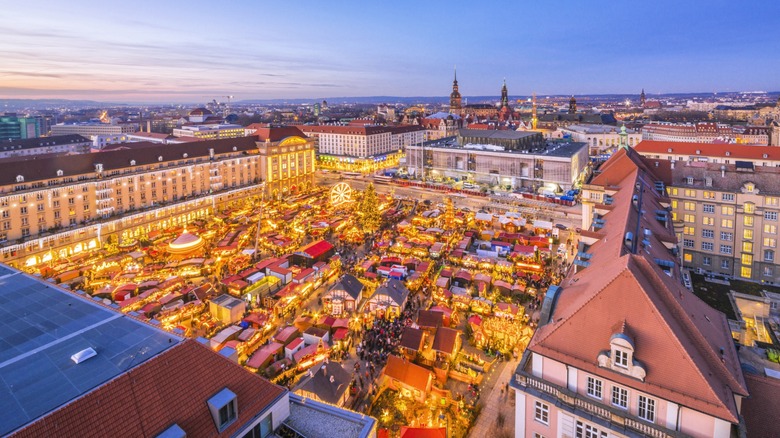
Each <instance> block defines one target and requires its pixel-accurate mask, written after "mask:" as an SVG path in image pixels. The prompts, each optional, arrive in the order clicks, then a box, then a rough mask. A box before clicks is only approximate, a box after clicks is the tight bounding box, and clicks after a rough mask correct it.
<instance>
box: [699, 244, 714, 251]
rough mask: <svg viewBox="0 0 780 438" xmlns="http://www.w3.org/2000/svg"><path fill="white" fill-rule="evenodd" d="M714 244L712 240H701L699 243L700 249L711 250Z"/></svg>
mask: <svg viewBox="0 0 780 438" xmlns="http://www.w3.org/2000/svg"><path fill="white" fill-rule="evenodd" d="M714 246H715V245H714V244H713V243H712V242H702V243H701V250H702V251H712V250H713V249H714Z"/></svg>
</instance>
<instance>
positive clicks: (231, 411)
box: [219, 402, 236, 427]
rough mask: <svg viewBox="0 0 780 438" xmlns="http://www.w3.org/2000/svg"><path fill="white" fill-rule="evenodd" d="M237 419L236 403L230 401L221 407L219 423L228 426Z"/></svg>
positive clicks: (221, 425)
mask: <svg viewBox="0 0 780 438" xmlns="http://www.w3.org/2000/svg"><path fill="white" fill-rule="evenodd" d="M235 419H236V408H235V405H234V404H233V403H232V402H230V403H228V404H226V405H225V406H222V407H221V408H220V409H219V424H220V427H225V426H227V424H228V423H230V422H231V421H233V420H235Z"/></svg>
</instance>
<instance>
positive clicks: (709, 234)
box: [701, 229, 715, 239]
mask: <svg viewBox="0 0 780 438" xmlns="http://www.w3.org/2000/svg"><path fill="white" fill-rule="evenodd" d="M701 237H703V238H705V239H714V238H715V230H707V229H703V230H701Z"/></svg>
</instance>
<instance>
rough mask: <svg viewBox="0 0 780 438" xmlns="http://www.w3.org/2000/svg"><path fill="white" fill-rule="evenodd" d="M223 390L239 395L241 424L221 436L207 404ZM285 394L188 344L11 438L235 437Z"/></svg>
mask: <svg viewBox="0 0 780 438" xmlns="http://www.w3.org/2000/svg"><path fill="white" fill-rule="evenodd" d="M224 388H228V389H229V390H230V391H232V392H233V393H235V394H236V397H237V401H238V419H237V421H235V422H234V423H233V424H232V425H230V426H228V427H227V428H226V429H225V430H224V431H223V432H222V433H218V432H217V428H216V426H215V425H214V420H213V419H212V416H211V413H210V412H209V408H208V404H207V403H206V402H207V400H208V399H209V398H210V397H212V396H213V395H214V394H216V393H217V392H219V391H221V390H222V389H224ZM284 392H285V390H284V389H282V388H281V387H279V386H276V385H274V384H272V383H270V382H269V381H267V380H265V379H263V378H261V377H259V376H257V375H255V374H252V373H249V372H247V371H246V370H244V369H242V368H241V367H240V366H238V365H236V364H234V363H232V362H231V361H230V360H228V359H226V358H224V357H222V356H220V355H219V354H216V353H213V352H211V351H209V349H208V348H207V347H205V346H203V345H201V344H199V343H198V342H197V341H195V340H186V341H184V342H182V343H181V344H179V345H177V346H174V347H172V348H170V349H169V350H167V351H166V352H164V353H162V354H159V355H157V356H155V357H153V358H151V359H149V360H147V361H146V362H144V363H142V364H141V365H138V366H136V367H134V368H131V369H130V371H128V372H126V373H124V374H122V375H120V376H119V377H117V378H116V379H114V380H111V381H110V382H108V383H106V384H105V385H102V386H100V387H99V388H97V389H95V390H94V391H91V392H89V393H87V394H86V395H84V396H83V397H81V398H78V399H76V400H74V401H73V402H71V403H69V404H67V405H64V406H63V407H61V408H60V409H58V410H56V411H54V412H52V413H50V414H49V415H46V416H45V417H43V418H41V419H39V420H38V421H36V422H34V423H32V424H30V425H29V426H27V427H25V428H24V429H21V430H20V431H19V432H18V433H16V434H14V435H11V436H15V437H19V438H22V437H31V438H32V437H41V436H63V437H76V436H77V437H83V438H87V437H96V438H97V437H101V438H102V437H119V436H156V435H157V434H159V433H160V432H162V431H164V430H165V429H167V428H168V427H169V426H171V425H172V424H174V423H175V424H178V425H179V427H181V428H182V429H183V430H184V431H185V432H186V433H187V436H188V437H206V436H232V435H234V434H235V433H236V432H237V431H238V430H239V429H240V428H241V427H243V426H246V425H247V422H248V421H250V420H251V419H253V418H254V417H255V416H256V415H258V414H259V413H261V412H263V411H264V410H265V409H267V408H268V407H270V406H271V405H272V404H273V403H274V401H275V400H276V399H277V398H278V397H279V396H281V395H282V394H283V393H284Z"/></svg>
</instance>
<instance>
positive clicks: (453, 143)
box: [408, 131, 588, 158]
mask: <svg viewBox="0 0 780 438" xmlns="http://www.w3.org/2000/svg"><path fill="white" fill-rule="evenodd" d="M478 132H484V131H478ZM510 132H514V131H510ZM466 146H468V148H467V147H466ZM480 146H483V147H480ZM408 147H412V148H414V147H418V146H416V145H411V146H408ZM422 147H424V148H425V149H460V150H466V149H468V150H478V149H483V150H485V151H488V152H495V153H500V154H512V155H528V156H548V157H561V158H568V157H572V156H574V155H576V154H578V153H579V152H580V151H581V150H582V149H583V148H587V147H588V145H587V144H586V143H583V142H576V141H552V140H547V141H545V142H544V143H543V146H542V147H541V148H536V149H532V150H530V151H527V150H505V149H504V150H500V149H497V148H499V147H497V146H495V145H488V144H486V145H477V144H468V145H461V144H460V143H458V139H457V137H444V138H440V139H438V140H429V141H426V142H424V143H423V145H422Z"/></svg>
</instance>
